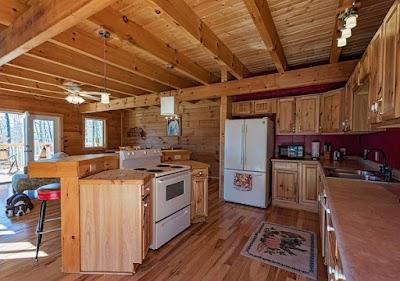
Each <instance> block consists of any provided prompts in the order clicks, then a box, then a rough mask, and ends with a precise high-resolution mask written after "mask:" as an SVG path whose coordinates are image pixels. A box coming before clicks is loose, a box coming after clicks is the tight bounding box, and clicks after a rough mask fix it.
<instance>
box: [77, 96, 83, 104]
mask: <svg viewBox="0 0 400 281" xmlns="http://www.w3.org/2000/svg"><path fill="white" fill-rule="evenodd" d="M84 101H85V100H84V99H83V98H82V97H80V96H77V102H78V104H81V103H83V102H84Z"/></svg>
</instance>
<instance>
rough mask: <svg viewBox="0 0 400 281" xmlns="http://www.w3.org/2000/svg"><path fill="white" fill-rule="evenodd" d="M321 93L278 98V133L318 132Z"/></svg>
mask: <svg viewBox="0 0 400 281" xmlns="http://www.w3.org/2000/svg"><path fill="white" fill-rule="evenodd" d="M319 102H320V101H319V95H306V96H300V97H296V98H294V97H290V98H282V99H278V108H277V121H276V122H277V126H276V132H277V134H302V135H304V134H317V133H318V131H319Z"/></svg>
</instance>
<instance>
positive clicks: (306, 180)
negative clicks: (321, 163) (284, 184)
mask: <svg viewBox="0 0 400 281" xmlns="http://www.w3.org/2000/svg"><path fill="white" fill-rule="evenodd" d="M317 201H318V166H317V165H313V164H302V165H301V183H300V198H299V202H300V203H306V204H313V205H316V204H317Z"/></svg>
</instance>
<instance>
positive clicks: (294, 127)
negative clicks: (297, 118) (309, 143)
mask: <svg viewBox="0 0 400 281" xmlns="http://www.w3.org/2000/svg"><path fill="white" fill-rule="evenodd" d="M292 131H293V133H295V132H296V126H295V125H293V128H292Z"/></svg>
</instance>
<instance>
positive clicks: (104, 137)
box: [82, 117, 108, 150]
mask: <svg viewBox="0 0 400 281" xmlns="http://www.w3.org/2000/svg"><path fill="white" fill-rule="evenodd" d="M87 119H90V120H96V121H102V122H103V140H104V142H103V146H90V147H87V146H86V120H87ZM107 139H108V137H107V119H106V118H101V117H83V144H82V146H83V150H103V149H107V144H108V142H107Z"/></svg>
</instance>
